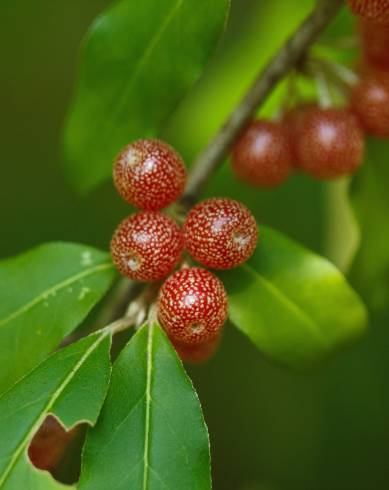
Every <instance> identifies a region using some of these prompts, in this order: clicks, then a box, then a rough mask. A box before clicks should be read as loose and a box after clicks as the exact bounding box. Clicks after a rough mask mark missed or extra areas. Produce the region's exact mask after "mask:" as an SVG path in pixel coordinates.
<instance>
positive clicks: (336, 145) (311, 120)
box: [296, 108, 364, 179]
mask: <svg viewBox="0 0 389 490" xmlns="http://www.w3.org/2000/svg"><path fill="white" fill-rule="evenodd" d="M296 151H297V158H298V161H299V166H300V168H301V169H303V170H305V171H306V172H308V173H309V174H311V175H313V176H314V177H317V178H322V179H329V178H334V177H339V176H341V175H348V174H352V173H353V172H355V170H356V169H357V168H358V167H359V165H360V164H361V163H362V158H363V151H364V138H363V132H362V130H361V129H360V127H359V125H358V121H357V119H356V117H355V116H354V115H353V114H352V113H351V111H350V110H348V109H334V108H333V109H320V108H311V109H309V110H308V111H306V112H305V114H304V115H303V117H302V119H301V120H300V123H299V127H298V128H297V132H296Z"/></svg>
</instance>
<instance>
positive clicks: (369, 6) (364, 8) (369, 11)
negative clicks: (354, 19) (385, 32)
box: [348, 0, 389, 24]
mask: <svg viewBox="0 0 389 490" xmlns="http://www.w3.org/2000/svg"><path fill="white" fill-rule="evenodd" d="M348 4H349V5H350V8H351V10H352V11H353V12H354V14H356V15H359V16H360V17H363V18H364V19H370V20H372V21H374V22H375V23H378V24H389V2H388V0H348Z"/></svg>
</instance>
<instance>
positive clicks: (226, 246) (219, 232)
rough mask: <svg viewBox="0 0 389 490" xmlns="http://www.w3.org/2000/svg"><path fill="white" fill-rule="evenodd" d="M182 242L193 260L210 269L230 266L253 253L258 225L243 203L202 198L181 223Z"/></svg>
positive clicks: (241, 261)
mask: <svg viewBox="0 0 389 490" xmlns="http://www.w3.org/2000/svg"><path fill="white" fill-rule="evenodd" d="M184 235H185V244H186V248H187V250H188V252H189V253H190V254H191V255H192V257H193V258H194V259H196V260H197V261H198V262H200V263H201V264H203V265H206V266H207V267H210V268H212V269H231V268H233V267H237V266H238V265H240V264H242V263H243V262H245V261H246V260H247V259H248V258H249V257H250V256H251V255H252V254H253V252H254V250H255V247H256V245H257V240H258V226H257V223H256V221H255V218H254V216H253V215H252V214H251V212H250V211H249V210H248V209H247V208H246V206H245V205H244V204H242V203H240V202H238V201H234V200H233V199H226V198H212V199H206V200H205V201H202V202H200V203H198V204H197V205H196V206H194V207H193V208H192V209H191V210H190V212H189V213H188V215H187V217H186V219H185V223H184Z"/></svg>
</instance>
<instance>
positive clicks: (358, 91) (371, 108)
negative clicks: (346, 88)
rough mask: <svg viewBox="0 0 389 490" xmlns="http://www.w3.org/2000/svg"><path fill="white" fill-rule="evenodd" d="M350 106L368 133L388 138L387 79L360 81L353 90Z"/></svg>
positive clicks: (388, 84)
mask: <svg viewBox="0 0 389 490" xmlns="http://www.w3.org/2000/svg"><path fill="white" fill-rule="evenodd" d="M351 106H352V109H353V111H354V114H356V116H357V117H358V120H359V122H360V123H361V125H362V127H363V128H364V129H365V130H366V131H367V132H368V133H370V134H372V135H374V136H378V137H382V138H389V77H388V78H387V79H385V78H383V77H381V78H380V79H378V78H373V77H370V78H364V79H362V80H361V81H360V82H359V83H358V85H356V86H355V87H354V88H353V91H352V93H351Z"/></svg>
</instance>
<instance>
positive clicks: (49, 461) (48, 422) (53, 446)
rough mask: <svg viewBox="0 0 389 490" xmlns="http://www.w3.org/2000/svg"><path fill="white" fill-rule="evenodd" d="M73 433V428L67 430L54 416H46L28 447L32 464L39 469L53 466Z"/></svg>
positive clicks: (74, 433) (74, 432)
mask: <svg viewBox="0 0 389 490" xmlns="http://www.w3.org/2000/svg"><path fill="white" fill-rule="evenodd" d="M75 435H76V430H75V429H72V430H71V431H69V432H67V431H66V430H65V429H64V428H63V427H62V425H61V424H60V423H59V422H58V421H57V419H56V418H55V417H53V416H51V415H49V416H48V417H46V419H45V420H44V422H43V424H42V425H41V427H40V428H39V429H38V431H37V433H36V434H35V436H34V437H33V439H32V441H31V443H30V446H29V448H28V455H29V457H30V460H31V462H32V464H33V465H34V466H35V467H36V468H39V469H41V470H52V469H53V468H55V467H56V466H57V464H58V463H59V461H60V460H61V458H62V456H63V455H64V453H65V451H66V448H67V446H68V444H69V443H70V442H71V440H72V439H73V438H74V437H75Z"/></svg>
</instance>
